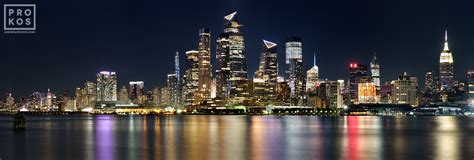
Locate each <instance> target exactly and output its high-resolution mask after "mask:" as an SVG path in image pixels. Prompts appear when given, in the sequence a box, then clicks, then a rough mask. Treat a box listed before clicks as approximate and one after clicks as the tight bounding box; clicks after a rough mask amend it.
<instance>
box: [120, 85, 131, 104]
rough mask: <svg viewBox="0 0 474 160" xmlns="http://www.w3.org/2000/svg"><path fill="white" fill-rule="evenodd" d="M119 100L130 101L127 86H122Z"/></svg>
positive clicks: (122, 101)
mask: <svg viewBox="0 0 474 160" xmlns="http://www.w3.org/2000/svg"><path fill="white" fill-rule="evenodd" d="M118 101H119V102H121V103H129V101H130V99H129V96H128V90H127V87H126V86H122V88H120V90H119V93H118Z"/></svg>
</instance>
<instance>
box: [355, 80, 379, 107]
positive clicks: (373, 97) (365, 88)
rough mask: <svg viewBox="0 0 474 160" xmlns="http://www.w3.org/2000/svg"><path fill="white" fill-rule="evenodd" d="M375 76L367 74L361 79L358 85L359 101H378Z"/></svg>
mask: <svg viewBox="0 0 474 160" xmlns="http://www.w3.org/2000/svg"><path fill="white" fill-rule="evenodd" d="M372 78H373V76H365V77H361V78H360V79H359V83H358V86H357V90H358V91H357V97H358V103H377V102H378V97H377V89H376V84H375V82H374V80H373V79H372Z"/></svg>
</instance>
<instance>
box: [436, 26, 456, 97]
mask: <svg viewBox="0 0 474 160" xmlns="http://www.w3.org/2000/svg"><path fill="white" fill-rule="evenodd" d="M453 77H454V66H453V55H452V53H451V51H450V50H449V47H448V31H447V30H446V31H445V35H444V49H443V51H441V55H440V57H439V80H440V82H441V91H443V92H450V90H451V89H452V83H453Z"/></svg>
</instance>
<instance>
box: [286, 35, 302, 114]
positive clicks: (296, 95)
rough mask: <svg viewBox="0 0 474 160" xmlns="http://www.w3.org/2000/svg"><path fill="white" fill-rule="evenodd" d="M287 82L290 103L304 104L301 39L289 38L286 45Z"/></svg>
mask: <svg viewBox="0 0 474 160" xmlns="http://www.w3.org/2000/svg"><path fill="white" fill-rule="evenodd" d="M285 47H286V49H285V52H286V58H285V64H286V71H285V73H286V80H287V82H288V85H289V86H290V97H291V98H290V101H291V103H292V104H293V105H297V104H298V102H302V100H303V94H304V91H305V89H304V88H305V84H304V75H303V54H302V52H303V49H302V43H301V38H300V37H288V38H287V39H286V43H285Z"/></svg>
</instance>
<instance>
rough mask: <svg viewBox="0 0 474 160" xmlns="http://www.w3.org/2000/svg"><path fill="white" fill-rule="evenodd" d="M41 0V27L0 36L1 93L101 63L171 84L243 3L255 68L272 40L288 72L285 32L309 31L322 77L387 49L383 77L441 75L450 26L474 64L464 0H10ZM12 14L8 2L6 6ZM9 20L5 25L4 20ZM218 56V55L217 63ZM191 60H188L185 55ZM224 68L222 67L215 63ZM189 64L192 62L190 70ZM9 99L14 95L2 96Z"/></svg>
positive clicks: (460, 68) (309, 54)
mask: <svg viewBox="0 0 474 160" xmlns="http://www.w3.org/2000/svg"><path fill="white" fill-rule="evenodd" d="M3 2H4V3H36V5H37V6H36V7H37V11H36V14H37V30H36V33H35V34H3V33H1V36H0V41H1V43H0V48H1V50H0V53H1V58H0V59H1V62H0V67H1V72H2V76H1V78H0V84H1V85H0V93H2V94H3V93H8V92H12V93H13V94H14V96H16V97H17V96H25V95H26V94H27V93H29V92H32V91H42V92H45V91H46V90H47V89H48V88H51V89H52V90H53V91H54V92H56V93H61V92H62V89H69V90H70V92H69V93H70V94H74V90H73V89H74V88H75V87H78V86H83V84H84V82H85V81H87V80H89V81H95V76H96V73H97V72H99V71H101V70H111V71H115V72H117V75H118V83H119V86H122V85H127V84H128V81H132V80H143V81H145V87H146V88H148V89H150V87H153V86H163V85H165V83H166V74H167V73H171V72H173V67H174V65H173V63H174V61H173V57H174V54H175V51H176V50H178V51H180V52H181V61H182V62H184V52H185V51H187V50H191V49H196V48H197V40H198V30H199V28H202V27H207V28H210V29H211V33H212V44H211V46H212V49H211V53H212V55H211V56H212V58H213V59H215V45H216V43H215V41H216V37H217V35H218V34H219V33H222V32H223V16H225V15H227V14H229V13H232V12H234V11H237V12H238V13H237V17H238V19H239V21H240V22H241V23H242V24H244V25H245V26H244V27H243V28H242V31H243V33H244V36H245V43H246V45H245V47H246V53H247V63H248V72H249V77H251V76H253V73H254V72H255V69H256V68H257V65H258V57H259V50H260V46H261V45H262V39H266V40H269V41H273V42H276V43H277V44H278V45H279V46H278V47H279V48H278V56H279V63H280V65H279V66H280V75H283V73H284V70H283V69H284V55H285V54H284V41H285V38H286V37H287V36H291V35H296V36H300V37H302V38H303V53H304V56H303V58H304V60H303V61H304V62H303V63H304V72H306V70H307V69H309V68H310V67H311V66H312V64H313V61H312V60H313V53H314V52H316V53H317V64H318V66H319V68H320V77H321V78H324V79H325V78H327V79H333V80H336V79H338V78H344V79H347V78H348V71H347V68H348V64H349V63H350V62H360V63H365V64H368V63H369V62H370V59H371V58H372V55H373V52H374V51H375V52H377V56H378V58H379V61H380V67H381V79H382V83H383V82H385V81H388V80H392V79H396V77H397V75H399V74H400V73H402V72H404V71H407V72H408V73H409V74H411V75H415V76H417V77H418V78H419V83H420V85H422V83H424V81H423V78H424V73H425V72H426V71H429V70H434V71H435V72H436V74H438V62H439V54H440V52H441V50H442V45H443V38H444V29H445V28H446V27H447V28H448V31H449V42H450V49H451V51H452V52H453V56H454V67H455V78H456V79H459V80H464V77H465V75H466V71H467V69H469V68H474V64H473V61H474V53H473V52H474V10H473V7H474V1H472V0H464V1H456V0H451V1H448V0H430V1H416V2H415V1H413V0H393V1H381V0H369V1H355V0H339V1H328V0H324V1H320V0H291V1H290V0H272V1H270V0H220V1H211V0H196V1H194V0H172V1H163V0H77V1H65V0H41V1H40V0H36V1H32V0H29V1H25V0H4V1H3ZM2 14H3V7H2ZM2 25H3V24H2ZM213 63H215V62H213ZM181 64H182V69H183V68H184V63H181ZM214 70H215V68H214ZM182 72H183V71H182ZM0 99H1V100H4V98H0Z"/></svg>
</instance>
